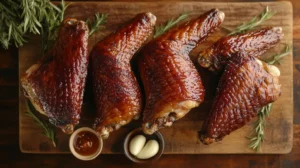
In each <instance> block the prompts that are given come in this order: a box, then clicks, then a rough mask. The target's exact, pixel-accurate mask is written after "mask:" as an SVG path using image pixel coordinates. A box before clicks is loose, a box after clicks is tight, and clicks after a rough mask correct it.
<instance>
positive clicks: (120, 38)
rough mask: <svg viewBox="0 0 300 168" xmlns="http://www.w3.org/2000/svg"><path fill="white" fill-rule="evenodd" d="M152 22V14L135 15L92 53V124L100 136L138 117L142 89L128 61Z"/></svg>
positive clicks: (149, 30)
mask: <svg viewBox="0 0 300 168" xmlns="http://www.w3.org/2000/svg"><path fill="white" fill-rule="evenodd" d="M155 22H156V17H155V16H154V15H153V14H151V13H142V14H138V15H137V16H136V17H135V18H134V19H133V20H131V21H130V22H129V23H128V24H126V25H124V26H123V27H121V28H120V29H119V30H117V31H116V32H114V33H113V34H111V35H109V36H108V37H106V38H105V39H104V40H101V41H100V42H98V44H96V45H95V47H94V48H93V50H92V52H91V59H92V60H91V61H92V62H91V64H92V76H93V88H94V98H95V102H96V108H97V118H96V121H95V124H94V127H95V129H96V130H97V131H98V132H99V133H100V134H101V135H102V136H103V137H106V138H107V137H108V136H109V133H110V132H112V131H114V130H117V129H119V128H120V127H121V126H123V125H125V124H127V123H129V122H130V121H131V120H132V119H133V118H138V117H139V116H140V112H141V109H142V98H141V92H140V88H139V85H138V82H137V80H136V78H135V76H134V74H133V72H132V69H131V66H130V60H131V58H132V57H133V55H134V54H135V53H136V51H137V50H138V49H139V48H140V47H141V46H142V44H143V43H144V42H145V41H146V40H147V38H148V36H149V35H150V34H151V33H152V32H153V30H154V25H155Z"/></svg>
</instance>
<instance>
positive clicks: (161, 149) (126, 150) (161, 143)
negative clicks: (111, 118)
mask: <svg viewBox="0 0 300 168" xmlns="http://www.w3.org/2000/svg"><path fill="white" fill-rule="evenodd" d="M139 132H140V134H138V133H139ZM134 135H144V136H151V135H147V134H145V133H144V132H143V129H142V128H136V129H133V130H131V131H130V132H129V133H128V134H127V135H126V138H125V140H124V144H123V148H124V153H125V156H126V157H127V158H128V159H129V160H131V161H132V162H135V163H138V164H148V163H152V162H154V161H156V160H158V159H159V158H160V157H161V155H162V154H163V152H164V148H165V141H164V138H163V136H162V134H161V133H160V132H159V131H156V132H155V133H153V134H152V135H155V136H156V137H157V139H155V140H157V142H158V144H159V150H158V153H157V154H156V155H155V156H153V157H151V158H149V159H138V158H136V157H135V156H133V155H132V154H131V153H130V151H129V144H130V140H131V139H132V138H133V136H134ZM149 140H151V139H146V142H148V141H149Z"/></svg>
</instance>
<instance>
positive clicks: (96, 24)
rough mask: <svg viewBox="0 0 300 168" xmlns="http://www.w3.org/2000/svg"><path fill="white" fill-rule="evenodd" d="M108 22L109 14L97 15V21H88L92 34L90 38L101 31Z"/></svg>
mask: <svg viewBox="0 0 300 168" xmlns="http://www.w3.org/2000/svg"><path fill="white" fill-rule="evenodd" d="M106 21H107V14H102V13H101V14H99V13H96V14H95V19H94V20H93V21H92V20H91V19H88V20H87V21H86V23H87V25H88V26H89V29H90V33H89V36H91V35H92V34H94V33H95V31H97V30H99V29H100V28H101V26H102V25H103V24H105V23H106Z"/></svg>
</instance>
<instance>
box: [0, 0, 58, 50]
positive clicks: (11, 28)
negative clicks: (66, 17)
mask: <svg viewBox="0 0 300 168" xmlns="http://www.w3.org/2000/svg"><path fill="white" fill-rule="evenodd" d="M62 5H64V1H63V0H62ZM63 11H64V10H62V11H60V10H59V8H57V7H56V6H55V5H53V4H52V3H51V2H50V0H18V2H16V1H15V0H5V1H1V2H0V25H1V26H0V43H1V45H2V47H3V48H4V49H8V47H9V45H11V44H12V43H13V44H14V45H15V46H16V47H19V46H22V45H23V43H24V42H26V37H27V35H28V33H33V34H40V33H41V32H42V31H44V32H45V31H46V30H42V29H43V27H44V25H45V24H46V25H47V27H48V30H53V29H54V28H55V27H56V26H57V22H58V21H59V20H61V18H59V17H57V15H59V14H60V13H62V14H63ZM48 30H47V31H48ZM50 32H51V31H50ZM49 34H52V33H49Z"/></svg>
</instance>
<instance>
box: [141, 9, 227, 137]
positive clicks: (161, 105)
mask: <svg viewBox="0 0 300 168" xmlns="http://www.w3.org/2000/svg"><path fill="white" fill-rule="evenodd" d="M224 16H225V15H224V13H223V12H221V11H219V10H217V9H213V10H210V11H209V12H207V13H205V14H203V15H202V16H200V17H198V18H196V19H194V20H191V21H189V22H187V23H185V24H183V25H181V26H179V27H178V28H173V29H171V30H170V31H168V32H167V33H166V34H163V35H161V36H159V37H158V38H156V39H154V40H152V41H151V42H150V43H148V44H147V45H146V46H145V47H144V49H143V50H142V52H141V54H142V57H141V59H139V70H140V74H141V79H142V82H143V85H144V90H145V94H146V106H145V109H144V112H143V130H144V132H145V133H147V134H152V133H154V132H155V131H157V130H158V129H160V128H163V127H166V126H171V125H172V123H173V122H174V121H175V120H178V119H180V118H182V117H183V116H185V115H186V114H187V113H188V112H189V111H190V109H192V108H194V107H197V106H199V104H200V103H201V102H202V101H203V99H204V88H203V86H202V82H201V78H200V76H199V74H198V72H197V70H196V68H195V67H194V65H193V63H192V61H191V60H190V58H189V55H188V54H189V52H190V51H191V50H192V49H193V48H195V47H196V46H197V45H198V44H199V43H200V42H201V41H203V40H204V39H205V38H206V37H207V36H208V35H209V34H210V33H212V32H213V31H214V30H216V28H217V27H218V26H219V25H220V24H221V22H222V21H223V19H224Z"/></svg>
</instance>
